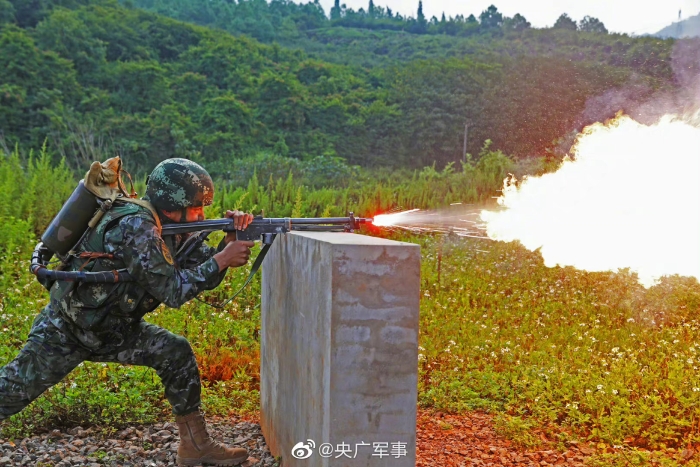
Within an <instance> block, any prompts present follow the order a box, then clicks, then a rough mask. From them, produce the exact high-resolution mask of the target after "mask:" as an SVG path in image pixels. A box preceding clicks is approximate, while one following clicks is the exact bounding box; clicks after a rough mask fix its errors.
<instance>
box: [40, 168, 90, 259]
mask: <svg viewBox="0 0 700 467" xmlns="http://www.w3.org/2000/svg"><path fill="white" fill-rule="evenodd" d="M98 208H99V205H98V204H97V199H96V198H95V195H93V194H92V193H90V192H89V191H88V189H87V188H85V185H84V183H83V181H82V180H81V181H80V183H79V184H78V187H77V188H76V189H75V191H73V194H71V195H70V198H68V201H66V203H65V204H64V205H63V207H62V208H61V210H60V211H59V213H58V214H57V215H56V217H54V219H53V220H52V221H51V224H50V225H49V227H48V228H47V229H46V232H44V235H42V236H41V241H42V242H43V243H44V245H46V246H47V247H48V248H49V249H50V250H51V251H52V252H54V253H58V255H59V256H63V255H65V254H66V253H68V252H69V251H70V249H71V248H73V246H75V244H76V243H77V242H78V240H80V237H81V236H82V235H83V233H84V232H85V230H86V229H87V228H88V222H90V219H92V216H94V215H95V211H97V209H98Z"/></svg>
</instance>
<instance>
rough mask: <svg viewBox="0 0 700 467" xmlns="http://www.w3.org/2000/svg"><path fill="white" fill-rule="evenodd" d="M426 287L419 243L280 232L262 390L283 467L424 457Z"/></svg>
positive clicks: (272, 256)
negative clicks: (420, 388)
mask: <svg viewBox="0 0 700 467" xmlns="http://www.w3.org/2000/svg"><path fill="white" fill-rule="evenodd" d="M419 296H420V248H419V247H418V245H414V244H410V243H403V242H395V241H391V240H385V239H380V238H374V237H368V236H364V235H356V234H348V233H329V232H292V233H289V234H286V235H281V236H278V237H277V239H276V240H275V243H274V244H273V246H272V248H271V249H270V252H269V253H268V256H267V258H266V259H265V264H264V266H263V281H262V330H261V369H260V375H261V381H260V396H261V424H262V428H263V433H264V434H265V439H266V440H267V443H268V445H269V446H270V450H271V452H272V454H273V455H275V456H282V459H283V465H284V466H285V467H295V466H304V467H328V466H338V467H346V466H347V467H360V466H362V467H383V466H392V467H407V466H414V465H415V461H416V402H417V383H418V308H419ZM308 440H311V441H312V442H311V441H308ZM300 443H302V444H300ZM295 446H296V447H297V448H298V449H297V452H298V454H304V453H310V455H309V457H307V458H304V459H297V458H295V457H294V456H292V450H293V448H294V447H295ZM346 446H347V447H346ZM348 449H349V451H351V452H349V453H348V452H347V451H348Z"/></svg>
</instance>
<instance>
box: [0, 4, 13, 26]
mask: <svg viewBox="0 0 700 467" xmlns="http://www.w3.org/2000/svg"><path fill="white" fill-rule="evenodd" d="M14 20H15V7H13V6H12V3H10V2H8V1H7V0H0V25H2V24H4V23H12V22H14Z"/></svg>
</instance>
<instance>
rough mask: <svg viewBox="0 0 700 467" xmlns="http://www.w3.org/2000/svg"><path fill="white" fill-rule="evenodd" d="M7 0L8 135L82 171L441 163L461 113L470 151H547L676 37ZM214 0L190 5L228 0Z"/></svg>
mask: <svg viewBox="0 0 700 467" xmlns="http://www.w3.org/2000/svg"><path fill="white" fill-rule="evenodd" d="M0 2H2V3H3V4H4V5H5V7H4V8H3V9H2V11H3V12H4V15H3V16H2V19H0V51H1V52H0V70H4V71H3V72H2V73H3V76H2V80H1V81H0V91H1V92H0V131H1V132H2V140H1V142H2V143H3V144H4V145H5V147H6V148H10V147H12V146H14V145H15V144H19V145H20V147H22V148H32V147H33V148H36V147H39V146H41V145H42V144H43V142H44V141H45V140H46V141H48V144H49V147H50V148H52V150H53V151H54V152H55V153H56V154H57V156H58V155H63V156H65V157H66V159H67V161H68V163H69V165H70V166H71V167H74V168H79V169H80V170H82V167H85V164H86V163H87V162H89V161H91V160H93V159H95V158H101V157H102V154H103V153H109V154H111V153H113V152H114V151H117V152H119V153H120V154H122V156H123V157H124V158H125V159H126V160H127V161H129V166H130V167H132V168H133V167H136V168H137V170H138V171H141V170H143V169H145V168H147V167H152V166H153V165H154V164H155V163H156V162H157V161H160V160H162V159H163V158H166V157H172V156H182V157H190V158H194V159H198V160H202V161H204V162H206V163H207V167H211V168H212V170H213V171H214V172H215V173H216V174H218V175H221V176H227V173H228V169H227V167H229V166H230V165H231V163H232V161H235V160H239V159H241V158H246V157H251V156H255V155H259V154H262V153H274V154H278V155H282V156H289V157H293V158H296V159H301V160H311V159H316V158H322V160H323V161H325V162H323V163H324V164H328V163H330V164H331V165H333V164H340V165H342V164H343V163H344V162H343V161H346V162H348V163H350V164H360V165H364V166H389V167H421V166H425V165H430V164H432V163H433V162H436V163H438V164H439V165H443V164H446V163H449V162H452V161H457V160H460V159H462V158H463V156H464V155H463V153H462V144H463V141H462V138H463V136H462V135H463V133H464V124H465V122H469V123H470V125H471V126H470V132H469V145H468V152H470V153H471V154H478V153H479V151H480V148H481V147H482V145H483V144H484V141H485V140H487V139H490V140H492V146H491V148H493V149H497V150H503V151H504V152H506V153H508V154H513V155H516V156H520V157H522V156H531V155H543V154H548V153H549V151H552V150H555V149H556V148H557V147H558V146H560V142H561V141H562V138H566V137H567V136H568V135H570V134H571V133H572V131H575V130H576V129H578V128H580V127H581V126H582V125H583V124H586V123H588V122H589V121H590V120H591V119H600V118H605V117H607V116H610V115H609V114H611V113H614V112H615V111H617V110H619V109H617V108H614V109H613V108H605V109H603V110H602V111H600V112H597V113H594V114H593V115H591V114H590V112H589V114H587V116H586V117H585V118H584V117H583V112H584V110H586V109H587V102H588V101H589V100H590V99H591V98H593V97H595V96H600V95H603V94H604V93H606V92H610V91H611V90H615V89H619V88H621V87H623V86H625V84H626V83H629V82H630V80H632V79H634V81H635V85H636V86H637V87H638V88H639V89H642V90H643V92H644V93H650V92H653V91H654V90H655V89H658V88H659V87H664V86H669V85H670V83H671V80H670V77H671V69H670V66H669V60H668V57H669V56H670V50H671V41H662V40H659V39H654V38H643V39H635V38H629V37H626V36H614V35H607V34H601V33H589V32H580V31H567V30H562V29H557V30H533V29H530V28H525V29H522V30H518V29H512V28H511V29H509V30H506V29H503V27H502V26H497V27H494V28H491V29H488V28H487V29H483V25H484V24H485V23H484V21H485V20H484V19H483V18H482V22H481V23H477V26H478V28H480V29H478V30H479V31H480V32H478V33H473V32H474V31H472V30H473V29H474V28H475V26H474V23H473V22H472V21H471V20H469V19H466V20H465V19H461V20H455V19H450V21H446V22H445V28H447V26H449V24H450V22H452V23H454V24H455V25H458V26H459V28H461V29H459V28H457V29H456V30H455V31H456V32H457V33H458V34H456V35H451V34H447V33H446V34H428V32H430V31H431V29H430V28H431V27H433V26H430V25H428V26H426V27H427V28H428V29H426V30H425V31H423V32H425V33H420V32H421V31H418V32H416V30H415V29H412V28H413V26H415V24H414V23H415V22H411V21H412V20H410V19H401V20H397V19H396V18H395V17H394V19H391V20H386V21H384V20H382V21H384V22H382V21H379V20H377V21H378V23H379V26H381V27H377V28H375V29H368V28H356V27H350V26H352V24H349V23H348V24H346V23H343V21H349V20H348V19H347V18H348V17H349V18H350V19H352V16H351V15H350V16H348V15H345V16H342V17H341V18H340V19H338V20H335V22H334V21H333V20H329V19H327V18H325V16H323V15H322V14H321V13H319V9H318V8H317V6H315V5H314V4H307V5H297V4H294V3H292V2H286V1H273V2H271V3H270V4H268V3H266V2H265V1H264V0H250V1H242V2H239V3H236V4H230V5H235V6H236V8H237V10H236V12H234V13H235V14H236V15H238V14H239V13H240V14H241V15H242V16H240V17H238V22H235V21H233V19H232V17H228V16H226V14H231V13H226V12H225V11H218V12H217V11H214V13H216V14H217V15H218V16H216V15H214V17H217V18H220V19H222V20H227V19H230V20H231V21H230V22H228V23H226V24H229V27H230V28H233V26H231V24H233V25H235V24H244V23H245V24H247V25H248V27H249V28H250V27H253V26H255V25H256V24H257V23H261V24H263V23H265V24H269V26H270V27H269V28H267V29H265V27H263V26H261V28H262V29H259V30H260V31H263V30H268V31H270V32H271V36H269V37H260V39H262V40H266V41H268V42H271V43H270V44H263V43H261V42H259V41H258V40H256V39H255V38H251V37H249V36H247V35H245V34H242V35H241V34H239V35H232V34H230V33H228V32H224V31H222V30H221V29H216V28H217V27H218V26H217V24H211V25H209V26H210V27H202V26H196V25H194V24H189V23H185V22H181V21H178V20H174V19H171V18H168V17H165V16H163V15H160V14H157V13H149V12H146V11H144V10H140V9H136V8H134V7H133V6H129V5H126V6H121V5H120V4H119V3H118V2H116V1H114V0H98V1H69V0H65V1H63V0H62V1H60V2H49V1H46V2H44V3H42V4H41V8H35V5H34V4H33V3H31V2H30V1H29V0H11V1H10V2H9V3H8V0H0ZM194 5H195V4H194V3H191V1H190V0H179V1H174V2H172V3H169V4H168V7H169V10H168V12H169V14H172V15H175V16H183V15H184V13H187V15H190V14H194V12H193V10H192V8H193V6H194ZM207 5H208V6H207V7H202V8H200V17H199V18H193V19H194V20H199V21H201V22H206V21H208V20H207V18H208V17H206V14H208V13H207V11H208V9H211V8H213V7H214V6H217V5H218V6H222V5H224V3H221V2H217V1H212V2H210V3H208V4H207ZM143 6H149V5H147V4H144V5H143ZM161 6H162V4H161ZM151 7H154V5H151ZM185 7H187V8H190V9H189V10H186V9H185ZM244 7H250V8H249V10H250V11H248V13H245V14H243V13H241V12H244ZM177 8H181V10H177ZM265 8H267V10H265ZM319 8H320V7H319ZM8 13H9V14H8ZM209 13H211V12H209ZM246 15H247V16H246ZM265 15H267V16H265ZM185 16H186V15H185ZM363 24H364V23H363ZM396 24H398V25H399V26H401V27H402V28H404V26H406V27H405V28H404V29H405V30H400V29H396V28H394V26H395V25H396ZM470 24H471V26H470ZM503 24H506V23H505V22H504V23H503ZM412 25H413V26H412ZM255 27H256V28H257V26H255ZM438 27H439V24H438V25H437V26H435V28H438ZM436 30H437V29H436ZM242 31H243V32H246V30H243V29H242ZM253 31H258V29H253ZM446 31H447V32H449V30H447V29H446ZM239 32H240V31H239ZM302 32H303V34H302ZM453 32H454V31H453ZM465 34H466V35H465ZM279 43H284V45H286V46H288V47H283V46H281V45H279ZM299 49H302V50H299ZM564 146H565V145H564ZM335 157H339V158H340V159H333V158H335Z"/></svg>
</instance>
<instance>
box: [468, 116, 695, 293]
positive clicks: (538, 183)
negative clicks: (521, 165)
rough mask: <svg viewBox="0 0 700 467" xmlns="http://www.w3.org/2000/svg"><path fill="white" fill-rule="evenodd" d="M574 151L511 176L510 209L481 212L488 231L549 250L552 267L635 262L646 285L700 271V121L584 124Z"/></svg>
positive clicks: (505, 200)
mask: <svg viewBox="0 0 700 467" xmlns="http://www.w3.org/2000/svg"><path fill="white" fill-rule="evenodd" d="M572 152H573V154H574V156H575V158H574V159H573V160H572V159H568V158H567V159H565V160H564V162H563V163H562V165H561V167H560V168H559V169H558V170H557V171H556V172H555V173H551V174H545V175H543V176H541V177H526V178H524V179H523V181H522V182H521V183H520V184H518V185H516V184H514V183H509V182H508V181H506V183H505V186H504V190H503V195H502V196H501V197H500V198H499V200H498V202H499V205H501V206H502V207H503V208H504V209H503V210H501V211H495V212H494V211H482V213H481V219H482V220H483V221H484V222H485V223H486V232H487V234H488V236H489V237H490V238H492V239H494V240H502V241H514V240H519V241H520V242H521V243H522V244H523V245H524V246H525V247H526V248H528V249H530V250H535V249H538V248H541V253H542V256H543V258H544V261H545V264H547V265H548V266H555V265H561V266H565V265H570V266H574V267H576V268H580V269H584V270H588V271H615V270H617V269H620V268H629V269H630V270H632V271H635V272H637V273H638V275H639V280H640V282H641V283H642V284H643V285H645V286H647V287H648V286H650V285H653V284H654V283H656V282H657V280H658V279H659V278H660V277H661V276H664V275H673V274H679V275H682V276H693V277H696V278H699V279H700V183H699V182H698V175H700V128H698V127H696V126H693V125H692V124H690V123H687V122H684V121H682V120H680V119H678V118H675V117H672V116H666V117H664V118H662V119H661V120H660V121H659V122H658V123H656V124H654V125H643V124H641V123H638V122H636V121H634V120H632V119H631V118H630V117H628V116H625V115H619V116H618V117H616V118H615V119H614V120H612V121H610V122H609V123H607V124H601V123H596V124H594V125H591V126H589V127H587V128H585V129H584V131H583V132H582V133H581V134H580V135H579V137H578V139H577V141H576V143H575V145H574V147H573V148H572Z"/></svg>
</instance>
